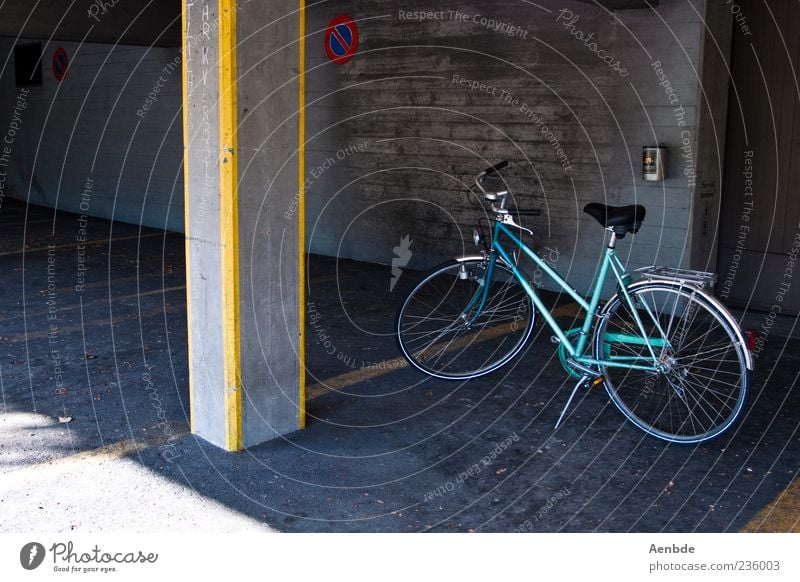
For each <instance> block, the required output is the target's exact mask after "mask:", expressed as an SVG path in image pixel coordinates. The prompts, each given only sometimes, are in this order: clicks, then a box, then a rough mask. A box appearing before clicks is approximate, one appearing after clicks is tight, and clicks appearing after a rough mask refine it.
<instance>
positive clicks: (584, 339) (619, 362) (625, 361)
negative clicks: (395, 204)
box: [465, 217, 668, 372]
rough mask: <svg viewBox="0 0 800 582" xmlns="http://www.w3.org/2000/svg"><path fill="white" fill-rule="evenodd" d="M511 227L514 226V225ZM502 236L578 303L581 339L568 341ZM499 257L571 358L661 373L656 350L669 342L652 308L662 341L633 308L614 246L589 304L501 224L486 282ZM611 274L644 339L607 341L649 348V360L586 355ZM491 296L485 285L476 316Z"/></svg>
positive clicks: (630, 337)
mask: <svg viewBox="0 0 800 582" xmlns="http://www.w3.org/2000/svg"><path fill="white" fill-rule="evenodd" d="M498 218H500V217H498ZM511 224H513V222H512V223H511ZM515 226H516V225H515ZM501 235H505V236H506V237H507V238H508V239H510V240H511V242H512V243H513V244H514V245H516V247H517V248H519V249H520V250H522V252H524V253H525V254H526V255H527V256H528V257H529V258H530V259H531V260H532V261H533V262H534V263H535V264H536V265H537V266H538V267H539V268H540V269H542V271H544V273H546V274H547V275H548V276H549V277H550V278H551V279H552V280H553V281H555V282H556V284H557V285H558V286H559V287H561V288H562V289H563V290H564V291H565V292H566V293H567V294H568V295H569V296H570V297H572V299H574V300H575V302H576V303H577V304H578V305H579V306H580V307H581V309H583V310H584V311H585V312H586V319H585V321H584V322H583V325H582V326H581V329H580V334H579V335H578V339H577V342H576V343H575V344H573V343H572V342H571V341H570V340H569V338H568V337H567V334H566V332H565V331H564V330H563V329H561V326H560V325H559V324H558V322H556V320H555V318H554V317H553V316H552V315H551V314H550V311H549V309H547V307H545V305H544V303H543V302H542V300H541V298H540V297H539V294H538V293H537V292H536V290H535V289H534V288H533V287H532V286H531V284H530V283H529V282H528V280H527V278H526V277H525V276H524V275H523V273H522V271H520V269H519V268H518V267H517V264H516V261H514V260H513V259H512V258H511V256H510V254H509V252H508V250H507V249H506V248H505V247H504V246H503V244H502V243H501V241H500V236H501ZM498 257H499V258H501V259H502V260H503V262H504V263H506V264H507V266H508V267H509V268H510V269H511V271H512V272H513V273H514V277H515V278H516V279H517V280H518V281H519V283H520V284H521V285H522V287H523V289H525V292H526V293H527V294H528V296H529V297H530V298H531V301H533V304H534V305H535V306H536V309H537V310H538V311H539V313H541V315H542V317H544V319H545V321H546V322H547V324H548V325H549V326H550V329H552V330H553V333H555V335H556V337H557V338H558V339H559V341H560V342H561V343H562V345H563V346H564V348H565V349H566V350H567V352H568V353H569V355H570V357H571V358H572V359H573V360H574V361H575V362H577V363H578V364H581V365H583V366H605V367H618V368H627V369H632V370H643V371H647V372H658V371H660V370H661V365H660V363H659V357H658V355H656V350H657V349H658V350H663V349H664V348H665V347H668V342H667V340H665V339H664V338H665V337H666V334H665V333H664V330H663V329H661V325H660V324H659V322H658V320H657V318H656V317H655V316H654V315H653V314H652V312H651V311H650V308H649V306H646V305H645V306H644V309H645V311H647V312H648V313H649V315H650V318H651V320H652V321H653V322H654V323H655V326H656V328H657V329H658V331H659V332H660V333H661V337H660V338H654V337H650V336H649V335H648V334H647V332H646V331H645V329H644V325H643V323H642V321H641V319H640V317H639V314H638V311H637V310H636V309H635V308H634V306H633V304H632V300H631V297H630V295H629V293H628V291H627V284H626V282H625V276H626V272H625V267H624V266H623V264H622V262H621V261H620V260H619V258H618V257H617V255H616V251H615V249H614V248H613V246H612V245H609V246H606V247H605V249H604V253H603V258H602V261H601V263H600V272H599V274H598V276H597V279H596V280H595V282H594V289H593V290H592V295H591V297H590V298H589V300H588V301H587V300H586V299H584V298H583V297H582V296H581V295H580V294H579V293H578V292H577V291H576V290H575V289H574V288H573V287H572V286H570V285H569V283H567V281H566V280H564V278H563V277H561V276H560V275H559V274H558V273H557V272H556V271H555V270H554V269H553V268H552V267H550V265H548V264H547V262H546V261H545V260H544V259H542V258H541V257H540V256H539V255H538V254H537V253H536V252H535V251H534V250H532V249H531V248H530V247H529V246H528V245H526V244H525V243H524V242H523V241H522V240H521V239H520V238H519V237H518V236H517V235H516V234H515V233H514V232H512V231H511V229H510V228H509V227H508V226H506V224H504V223H503V222H502V220H496V221H495V226H494V229H493V233H492V244H491V246H490V248H489V257H488V258H489V263H488V266H487V270H486V280H487V281H491V280H492V275H493V273H494V266H495V264H496V262H497V259H498ZM609 270H610V271H611V272H612V273H613V274H614V278H615V279H616V280H617V282H618V284H619V289H620V290H621V292H622V295H623V299H624V301H625V302H626V303H627V305H628V307H629V309H630V312H631V314H632V315H633V317H634V320H635V321H636V324H637V326H638V328H639V331H640V332H641V335H638V336H637V335H630V334H617V333H615V334H611V333H609V334H608V338H607V340H611V342H610V343H614V342H617V343H629V344H633V345H638V346H642V345H645V346H647V349H648V353H649V357H646V356H611V355H610V354H609V356H608V357H607V358H606V359H600V360H598V359H595V358H593V357H590V356H589V355H586V349H587V345H588V342H589V338H590V337H591V334H590V332H591V331H592V327H593V325H594V321H595V316H596V315H597V308H598V306H599V304H600V299H601V294H602V292H603V287H604V286H605V283H606V279H607V278H608V273H609ZM488 295H489V285H483V288H482V291H481V293H479V294H477V295H476V297H475V298H473V302H471V305H472V303H474V302H475V301H476V300H479V301H480V304H479V305H478V308H477V312H476V314H477V313H480V311H481V310H482V309H483V306H484V305H485V303H486V300H487V297H488ZM470 310H471V306H470V307H468V308H467V310H465V312H469V311H470ZM474 317H475V316H473V319H474Z"/></svg>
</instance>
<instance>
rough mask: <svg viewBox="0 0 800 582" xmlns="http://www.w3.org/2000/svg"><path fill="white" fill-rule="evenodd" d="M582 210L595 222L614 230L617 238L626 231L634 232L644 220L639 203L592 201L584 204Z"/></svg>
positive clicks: (642, 210) (643, 213) (643, 210)
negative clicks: (622, 204) (609, 204)
mask: <svg viewBox="0 0 800 582" xmlns="http://www.w3.org/2000/svg"><path fill="white" fill-rule="evenodd" d="M583 211H584V212H585V213H586V214H588V215H589V216H591V217H593V218H594V219H595V220H597V222H599V223H600V224H602V225H603V227H604V228H608V229H611V230H613V231H614V234H616V235H617V238H622V237H624V236H625V235H626V234H627V233H629V232H632V233H633V234H636V233H637V232H638V231H639V227H641V226H642V221H643V220H644V215H645V212H646V211H645V208H644V206H640V205H639V204H631V205H630V206H606V205H605V204H598V203H597V202H592V203H590V204H587V205H586V206H584V208H583Z"/></svg>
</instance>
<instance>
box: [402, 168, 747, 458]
mask: <svg viewBox="0 0 800 582" xmlns="http://www.w3.org/2000/svg"><path fill="white" fill-rule="evenodd" d="M507 164H508V163H507V162H501V163H500V164H497V165H496V166H492V167H491V168H488V169H486V170H485V171H483V172H481V173H480V174H479V175H478V178H477V179H476V184H477V186H478V188H479V189H480V191H481V192H482V194H483V197H484V198H485V199H486V200H487V201H488V202H489V205H490V208H491V211H492V214H493V222H494V227H493V228H492V229H491V231H492V232H491V239H490V240H489V241H488V242H487V241H486V237H484V236H483V235H482V233H481V230H480V229H476V230H475V233H474V242H475V244H476V245H477V246H479V247H482V252H481V253H480V254H476V255H472V256H465V257H461V258H458V259H455V260H453V261H451V262H449V263H446V264H444V265H441V266H439V267H437V268H435V269H434V270H433V271H431V272H430V273H428V274H427V275H425V276H424V277H423V278H422V280H421V281H420V282H419V283H418V284H417V285H416V286H415V287H414V289H412V290H411V292H410V293H409V294H408V296H407V297H406V298H405V300H404V301H403V303H402V305H401V306H400V310H399V312H398V315H397V320H396V333H397V338H398V342H399V345H400V349H401V351H402V353H403V355H404V356H405V357H406V358H407V359H408V361H409V362H410V363H411V364H412V365H413V366H415V367H416V368H418V369H419V370H421V371H423V372H425V373H426V374H430V375H431V376H435V377H437V378H443V379H448V380H467V379H470V378H477V377H479V376H483V375H485V374H489V373H491V372H493V371H495V370H497V369H498V368H500V367H502V366H504V365H505V364H507V363H509V362H510V361H511V360H512V359H513V358H514V357H515V356H517V355H518V354H519V353H520V352H522V350H523V348H524V347H525V344H526V342H527V341H528V340H529V339H530V337H531V335H532V332H533V329H534V323H535V320H536V315H537V313H538V314H541V316H542V317H543V318H544V320H545V322H546V323H547V325H548V326H549V327H550V328H551V329H552V331H553V333H554V336H553V341H554V342H555V343H557V344H558V348H557V349H558V355H559V359H560V361H561V363H562V365H563V366H564V368H565V369H566V371H567V372H568V373H569V374H570V375H572V376H574V377H575V378H576V379H577V383H576V384H575V388H574V389H573V391H572V393H571V395H570V397H569V399H568V400H567V403H566V405H565V406H564V410H563V411H562V413H561V416H560V417H559V419H558V422H557V423H556V427H558V426H559V424H560V423H561V421H562V420H563V418H564V416H565V413H566V411H567V409H568V408H569V405H570V403H571V402H572V400H573V398H574V397H575V394H576V393H577V391H578V389H579V388H580V387H582V386H583V387H589V386H593V385H597V384H600V383H602V384H603V385H604V386H605V388H606V391H607V392H608V394H609V396H610V397H611V400H612V402H613V403H614V404H615V405H616V406H617V408H619V410H620V411H621V412H622V413H623V414H624V415H625V416H626V417H627V418H628V419H629V420H630V421H631V422H633V423H634V424H635V425H636V426H637V427H639V428H641V429H642V430H644V431H645V432H647V433H648V434H650V435H653V436H655V437H657V438H660V439H662V440H665V441H669V442H676V443H701V442H704V441H708V440H709V439H712V438H715V437H717V436H719V435H720V434H722V433H723V432H724V431H725V430H727V429H728V428H730V427H731V426H732V425H733V424H734V423H735V422H736V421H737V419H738V418H739V416H740V415H741V413H742V410H743V408H744V405H745V400H746V396H747V390H748V385H749V381H750V372H751V371H752V369H753V360H752V356H751V354H750V352H749V350H748V349H747V343H746V342H745V339H744V337H743V334H742V332H741V330H740V329H739V326H738V324H737V322H736V320H735V319H734V318H733V316H732V315H731V314H730V312H728V310H727V309H726V308H725V306H724V305H722V303H720V302H719V301H718V300H717V299H716V298H715V297H713V296H712V295H711V294H710V293H709V292H707V291H706V288H708V287H711V286H713V283H714V280H715V278H716V276H715V275H713V274H711V273H704V272H700V271H689V270H684V269H675V268H668V267H647V268H644V269H639V270H637V271H635V272H634V274H637V275H638V278H639V280H637V281H635V282H634V281H633V277H632V276H631V274H629V273H627V272H626V270H625V267H624V266H623V264H622V262H621V261H620V259H619V258H618V257H617V255H616V250H615V247H616V244H617V241H618V240H620V239H621V238H623V237H624V236H625V235H626V234H629V233H633V234H635V233H636V232H637V231H638V230H639V228H640V227H641V225H642V221H643V220H644V217H645V208H644V207H643V206H640V205H630V206H617V207H615V206H606V205H604V204H597V203H592V204H588V205H587V206H586V207H585V208H584V211H585V212H587V213H588V214H589V215H591V216H592V217H593V218H595V219H596V220H597V221H598V222H599V223H600V224H601V225H602V226H603V227H604V228H605V229H606V230H608V231H610V233H611V234H610V238H609V240H608V242H607V243H604V244H605V250H604V253H603V257H602V260H601V263H600V269H599V273H598V276H597V279H596V280H595V282H594V283H593V291H592V294H591V296H590V297H589V298H588V299H587V298H584V297H583V296H581V295H580V294H579V293H578V292H577V291H576V290H575V289H574V288H572V287H571V286H570V285H569V284H568V283H567V281H565V280H564V279H563V278H562V277H561V276H560V275H559V274H558V273H557V272H556V271H555V270H554V269H553V268H551V267H550V265H548V263H547V262H546V261H545V260H544V259H543V258H542V257H540V256H539V255H538V254H537V253H536V252H535V251H534V250H532V249H531V248H530V247H529V246H528V245H526V244H525V243H524V242H523V241H522V240H521V236H522V232H528V233H530V234H533V233H532V232H531V231H530V230H529V229H527V228H524V227H522V226H521V225H519V224H518V223H517V221H516V220H515V215H516V216H519V215H522V214H528V215H536V214H539V212H538V211H535V210H527V211H523V210H514V211H512V210H511V209H509V207H508V206H509V205H508V200H509V192H508V191H507V190H490V189H487V186H486V184H485V181H486V179H487V178H497V177H499V174H498V172H499V170H501V169H502V168H504V167H505V166H506V165H507ZM519 251H521V252H522V253H524V254H525V255H526V256H527V257H529V258H530V259H531V260H532V261H533V263H535V264H536V265H537V266H538V267H539V269H541V271H542V272H544V273H545V274H546V275H547V276H549V277H550V278H551V279H552V280H553V281H555V283H556V284H557V285H558V286H559V287H560V288H561V289H563V290H564V292H565V293H566V294H567V295H569V296H570V297H571V298H572V299H573V300H574V301H575V303H577V304H578V305H579V306H580V307H581V309H582V310H583V311H584V312H585V314H586V316H585V319H584V321H583V323H582V325H580V326H579V327H576V328H573V329H568V330H565V329H562V328H561V326H560V325H559V324H558V322H557V321H556V319H555V317H553V315H552V314H551V313H550V312H549V311H548V309H547V308H546V307H545V305H544V303H543V302H542V299H541V298H540V296H539V294H538V293H537V291H536V289H535V288H534V286H533V285H532V284H531V283H530V282H529V280H528V277H526V276H525V274H524V273H523V271H522V270H521V269H520V267H519V266H518V260H517V259H518V258H519V256H520V253H519ZM609 274H611V275H612V276H613V277H614V279H615V280H616V283H617V292H616V294H615V295H614V296H613V297H611V299H609V300H608V301H607V302H605V304H603V305H602V306H601V295H602V291H603V288H604V286H605V284H606V279H607V278H608V277H609Z"/></svg>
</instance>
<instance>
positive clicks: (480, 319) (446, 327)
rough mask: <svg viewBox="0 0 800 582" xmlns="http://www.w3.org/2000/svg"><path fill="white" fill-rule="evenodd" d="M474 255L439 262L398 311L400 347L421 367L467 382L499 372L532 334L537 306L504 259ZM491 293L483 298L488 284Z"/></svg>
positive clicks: (429, 372) (427, 370)
mask: <svg viewBox="0 0 800 582" xmlns="http://www.w3.org/2000/svg"><path fill="white" fill-rule="evenodd" d="M488 269H489V261H488V260H483V259H469V260H464V261H454V262H451V263H447V264H445V265H443V266H440V267H438V268H436V269H434V270H433V271H431V272H430V273H429V274H428V275H426V276H425V277H424V278H423V279H422V281H421V282H420V283H419V284H418V285H417V286H416V287H415V288H414V289H413V290H412V291H411V293H409V295H408V297H407V298H406V299H405V301H404V302H403V305H402V306H401V307H400V311H399V312H398V315H397V322H396V332H397V339H398V342H399V344H400V349H401V350H402V352H403V355H404V356H405V357H406V359H408V361H409V362H410V363H411V364H412V365H414V366H415V367H416V368H418V369H419V370H422V371H423V372H425V373H426V374H430V375H431V376H435V377H437V378H444V379H447V380H464V379H469V378H477V377H478V376H483V375H484V374H488V373H490V372H493V371H494V370H497V369H498V368H500V367H501V366H503V365H504V364H506V363H508V362H509V361H510V360H511V359H512V358H513V357H514V356H516V355H517V354H518V353H519V352H520V350H522V348H523V347H524V345H525V342H526V341H527V340H528V338H529V337H530V335H531V332H532V331H533V325H534V306H533V304H532V302H531V299H530V297H529V296H528V294H527V293H526V291H525V289H524V288H523V287H522V285H521V284H520V282H519V281H518V280H517V279H516V277H514V274H513V272H512V271H511V269H509V268H508V267H507V266H506V265H504V264H502V263H500V262H499V261H498V262H496V263H495V265H494V269H493V272H492V274H491V280H490V281H489V280H487V279H488V278H489V277H488V272H487V271H488ZM485 285H488V293H487V294H486V296H485V300H484V295H483V291H484V286H485Z"/></svg>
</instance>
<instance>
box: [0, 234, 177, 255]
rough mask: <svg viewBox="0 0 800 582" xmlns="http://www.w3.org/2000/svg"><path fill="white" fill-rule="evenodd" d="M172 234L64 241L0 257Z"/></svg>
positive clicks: (12, 252)
mask: <svg viewBox="0 0 800 582" xmlns="http://www.w3.org/2000/svg"><path fill="white" fill-rule="evenodd" d="M174 234H176V233H173V232H166V231H164V232H150V233H145V234H132V235H131V236H120V237H117V238H112V239H107V238H105V239H98V240H87V241H86V242H73V243H65V244H61V245H53V246H47V247H35V248H32V249H20V250H18V251H4V252H2V253H0V257H8V256H11V255H21V254H23V253H41V252H43V251H49V250H53V249H71V248H73V247H77V246H80V245H85V246H90V245H100V244H105V243H110V242H118V241H122V240H136V239H140V238H151V237H154V236H170V235H174Z"/></svg>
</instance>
